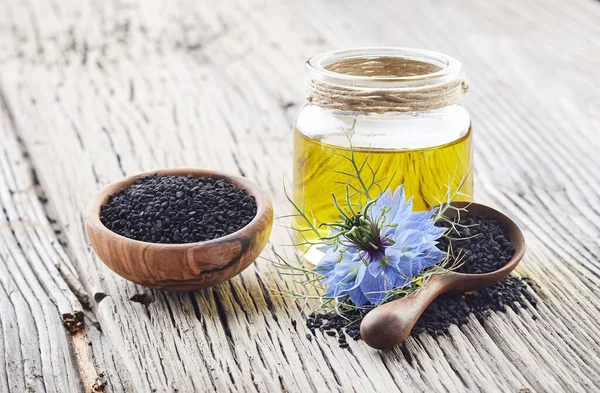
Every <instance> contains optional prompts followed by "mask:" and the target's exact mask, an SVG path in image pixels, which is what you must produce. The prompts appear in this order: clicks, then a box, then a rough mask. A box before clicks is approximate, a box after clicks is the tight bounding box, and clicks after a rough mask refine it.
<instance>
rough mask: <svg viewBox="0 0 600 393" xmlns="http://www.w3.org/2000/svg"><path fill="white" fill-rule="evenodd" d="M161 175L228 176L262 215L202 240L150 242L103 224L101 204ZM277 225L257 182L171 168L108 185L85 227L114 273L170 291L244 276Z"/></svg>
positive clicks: (92, 205) (93, 205)
mask: <svg viewBox="0 0 600 393" xmlns="http://www.w3.org/2000/svg"><path fill="white" fill-rule="evenodd" d="M153 174H159V175H180V176H181V175H188V174H192V175H194V176H199V177H211V178H216V179H223V180H226V181H228V182H230V183H232V184H233V185H235V186H236V187H238V188H241V189H243V190H246V192H248V194H250V195H252V196H253V197H254V198H255V199H256V216H255V217H254V219H253V220H252V221H251V222H250V223H249V224H248V225H246V226H245V227H243V228H241V229H240V230H238V231H236V232H234V233H231V234H229V235H226V236H223V237H220V238H217V239H213V240H208V241H204V242H199V243H184V244H163V243H148V242H142V241H138V240H133V239H129V238H126V237H124V236H121V235H119V234H117V233H115V232H113V231H111V230H110V229H108V228H107V227H105V226H104V224H102V222H101V221H100V208H101V207H102V205H104V204H106V203H107V202H108V198H109V196H110V195H113V194H116V193H118V192H119V191H121V190H122V189H123V188H126V187H128V186H130V185H131V184H133V182H135V181H136V180H137V179H139V178H141V177H144V176H150V175H153ZM272 226H273V206H272V204H271V200H270V198H269V196H268V195H267V194H266V193H265V191H263V190H262V189H261V188H260V187H259V186H258V185H256V184H255V183H253V182H251V181H249V180H247V179H244V178H241V177H237V176H232V175H228V174H225V173H220V172H215V171H211V170H206V169H189V168H181V169H165V170H159V171H152V172H145V173H140V174H137V175H133V176H130V177H126V178H124V179H121V180H119V181H117V182H114V183H111V184H109V185H107V186H106V187H104V188H102V189H101V190H100V191H99V192H98V194H97V195H96V197H95V198H94V199H93V200H92V201H91V202H90V204H89V206H88V209H87V214H86V219H85V227H86V231H87V235H88V238H89V240H90V243H91V244H92V248H93V249H94V251H96V254H98V256H99V257H100V259H101V260H102V261H103V262H104V263H105V264H106V266H108V267H109V268H110V269H111V270H112V271H114V272H115V273H117V274H118V275H120V276H121V277H124V278H126V279H127V280H130V281H133V282H135V283H137V284H141V285H145V286H147V287H151V288H157V289H165V290H175V291H183V290H195V289H201V288H206V287H210V286H213V285H217V284H219V283H221V282H223V281H225V280H228V279H230V278H231V277H233V276H235V275H236V274H239V273H240V272H241V271H242V270H244V269H245V268H246V267H248V265H250V264H251V263H252V262H254V260H255V259H256V258H257V257H258V255H259V254H260V253H261V251H262V250H263V249H264V247H265V245H266V244H267V240H268V238H269V235H270V233H271V228H272Z"/></svg>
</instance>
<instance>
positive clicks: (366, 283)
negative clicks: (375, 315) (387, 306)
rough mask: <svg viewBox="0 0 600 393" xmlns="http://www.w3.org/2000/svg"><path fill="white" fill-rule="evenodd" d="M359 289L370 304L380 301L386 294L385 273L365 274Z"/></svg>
mask: <svg viewBox="0 0 600 393" xmlns="http://www.w3.org/2000/svg"><path fill="white" fill-rule="evenodd" d="M360 289H361V291H362V292H363V294H364V295H365V297H366V298H367V299H368V300H369V302H370V303H371V304H375V305H377V304H379V303H381V301H382V300H383V299H385V296H386V288H385V275H378V276H377V277H374V276H372V275H371V274H369V273H367V274H365V277H364V278H363V280H362V283H361V284H360ZM388 289H391V288H388Z"/></svg>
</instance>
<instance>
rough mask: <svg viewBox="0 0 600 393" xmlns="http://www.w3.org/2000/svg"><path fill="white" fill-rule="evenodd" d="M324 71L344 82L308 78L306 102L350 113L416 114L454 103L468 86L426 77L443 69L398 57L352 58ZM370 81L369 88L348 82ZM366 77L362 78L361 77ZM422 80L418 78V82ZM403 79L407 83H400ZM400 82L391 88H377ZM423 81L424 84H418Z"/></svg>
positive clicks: (459, 79)
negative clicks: (339, 77) (338, 76)
mask: <svg viewBox="0 0 600 393" xmlns="http://www.w3.org/2000/svg"><path fill="white" fill-rule="evenodd" d="M323 69H324V71H326V72H330V73H334V74H333V75H335V74H337V75H341V76H343V77H344V79H345V81H346V83H343V84H342V83H340V84H337V83H331V82H329V81H323V80H318V79H316V78H309V79H308V80H307V83H306V92H307V101H308V102H309V103H311V104H313V105H317V106H320V107H324V108H328V109H333V110H340V111H353V112H372V113H385V112H418V111H428V110H434V109H439V108H443V107H446V106H450V105H454V104H457V103H458V102H459V101H460V99H461V97H462V96H463V94H465V93H466V92H467V91H468V89H469V85H468V83H467V80H466V78H465V77H464V76H463V75H462V74H457V75H456V76H455V77H453V78H450V79H448V78H445V80H444V78H433V77H432V78H429V80H428V76H429V75H435V74H436V73H439V72H440V71H442V70H443V68H442V67H439V66H438V65H435V64H432V63H428V62H423V61H419V60H414V59H408V58H402V57H356V58H346V59H341V60H338V61H336V62H333V63H331V64H327V65H325V66H323ZM353 77H357V82H360V81H365V80H372V81H373V82H374V83H371V85H370V86H364V85H361V84H360V83H352V82H353ZM365 77H366V78H365ZM421 77H422V79H421ZM403 80H407V81H408V82H407V83H402V81H403ZM379 81H381V82H382V86H383V85H385V84H386V82H389V81H392V82H396V81H400V82H399V83H397V84H395V85H394V87H388V86H385V87H378V84H379ZM419 81H425V83H418V82H419Z"/></svg>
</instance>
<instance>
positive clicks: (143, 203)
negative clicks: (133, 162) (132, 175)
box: [100, 175, 256, 243]
mask: <svg viewBox="0 0 600 393" xmlns="http://www.w3.org/2000/svg"><path fill="white" fill-rule="evenodd" d="M254 216H256V201H255V199H254V197H252V196H251V195H249V194H248V193H247V192H246V191H244V190H242V189H239V188H237V187H236V186H234V185H233V184H231V183H229V182H227V181H225V180H222V179H212V178H208V177H196V176H192V175H188V176H171V175H152V176H147V177H143V178H141V179H138V180H136V182H135V183H133V184H132V185H131V186H129V187H127V188H125V189H123V190H121V191H120V192H119V193H117V194H114V195H111V196H110V197H109V198H108V203H107V204H106V205H104V206H102V208H101V210H100V220H101V221H102V223H103V224H104V225H105V226H106V227H107V228H108V229H110V230H112V231H113V232H116V233H118V234H119V235H122V236H125V237H128V238H130V239H135V240H140V241H145V242H152V243H194V242H201V241H206V240H212V239H216V238H218V237H222V236H225V235H228V234H230V233H233V232H235V231H237V230H239V229H241V228H243V227H244V226H246V225H247V224H248V223H250V221H252V219H253V218H254Z"/></svg>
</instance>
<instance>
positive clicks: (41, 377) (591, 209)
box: [0, 0, 600, 392]
mask: <svg viewBox="0 0 600 393" xmlns="http://www.w3.org/2000/svg"><path fill="white" fill-rule="evenodd" d="M599 18H600V3H599V2H598V1H596V0H574V1H567V0H544V1H542V0H532V1H527V2H525V1H520V0H505V1H502V2H481V1H476V0H464V1H458V0H453V1H445V2H440V1H435V0H409V1H404V2H401V3H400V2H397V1H392V0H384V1H380V2H377V3H365V2H361V1H357V0H346V1H339V0H334V1H327V2H323V1H319V0H307V1H303V2H278V1H271V2H266V1H263V0H248V1H244V2H241V1H237V0H223V1H219V2H209V1H206V0H200V1H191V0H182V1H177V2H173V1H166V0H147V1H143V2H142V1H137V0H131V1H126V2H123V1H116V0H115V1H113V0H106V1H99V0H84V1H60V2H58V1H45V0H39V1H32V0H29V1H17V0H3V1H2V2H0V95H1V97H0V103H1V106H0V108H1V112H0V124H1V129H0V176H1V178H0V184H1V187H0V206H2V209H1V210H0V353H2V354H3V356H0V391H2V392H5V391H10V392H22V391H24V390H25V391H26V389H29V390H30V391H38V392H64V391H68V392H76V391H79V390H85V391H91V390H92V389H95V388H94V386H96V387H98V386H103V388H102V389H104V391H106V392H133V391H137V392H151V391H153V390H156V391H159V392H175V391H178V392H193V391H205V390H208V391H211V390H212V391H219V392H229V391H244V392H256V391H291V392H297V391H302V392H306V391H344V392H346V391H357V392H362V391H381V392H393V391H402V392H430V391H451V392H467V391H470V392H471V391H474V392H477V391H481V392H518V391H519V390H521V389H529V390H530V391H535V392H557V391H574V392H581V391H590V392H593V391H598V390H599V389H600V370H599V368H598V366H597V365H598V364H600V332H599V330H598V328H597V320H598V318H599V316H600V310H599V306H598V305H599V304H600V295H599V293H600V291H598V288H599V286H600V263H599V260H600V235H599V234H600V229H599V225H598V222H600V208H599V207H598V206H599V205H600V204H599V202H600V178H599V176H598V170H599V169H600V158H599V156H598V150H599V149H600V138H598V127H599V126H600V91H599V90H600V76H599V74H598V72H597V70H598V68H599V66H600V27H598V23H597V21H598V20H599ZM361 45H403V46H411V47H422V48H428V49H433V50H438V51H441V52H446V53H448V54H450V55H453V56H454V57H456V58H458V59H460V60H461V61H462V62H463V64H464V65H465V68H466V70H467V76H468V78H469V81H470V87H471V88H470V91H469V93H468V94H467V95H466V96H465V98H464V100H463V101H464V105H465V106H466V107H467V108H468V110H469V112H470V114H471V116H472V118H473V124H474V125H473V131H474V148H475V166H476V173H475V175H476V176H475V188H476V194H475V198H476V200H477V201H479V202H482V203H485V204H487V205H490V206H493V207H496V208H498V209H499V210H501V211H504V212H506V213H507V215H509V216H510V217H514V218H515V219H516V221H517V222H518V224H519V225H520V226H521V228H522V229H523V231H524V233H525V237H526V241H527V245H528V251H527V254H526V255H525V257H524V260H523V263H522V265H521V266H519V268H518V269H517V272H518V273H519V274H523V275H528V276H530V277H532V279H533V280H534V281H535V282H536V284H537V295H536V296H537V298H538V301H539V306H538V307H537V309H533V308H526V309H520V310H519V312H518V313H517V312H515V311H512V310H509V311H508V312H507V313H505V314H502V313H498V314H493V315H492V316H491V318H490V319H489V320H488V321H487V322H486V323H485V325H481V324H480V323H479V322H478V321H477V320H475V319H474V318H473V320H472V321H471V323H469V324H468V325H465V326H461V327H453V328H452V329H450V332H449V333H448V334H447V335H445V336H442V337H437V338H435V339H434V338H432V337H430V336H427V335H425V334H423V335H420V336H419V337H416V338H409V339H407V340H406V341H405V342H404V343H403V345H402V346H400V347H399V348H396V349H394V350H391V351H387V352H385V353H380V352H377V351H374V350H372V349H370V348H368V346H367V345H365V344H364V343H362V342H356V343H354V342H353V343H351V349H352V351H351V352H350V351H346V350H341V349H340V348H338V346H337V344H336V342H335V340H333V339H329V338H328V337H321V335H318V337H315V338H314V339H313V340H312V341H308V340H306V339H305V335H306V333H307V330H306V329H304V327H303V321H304V318H305V313H304V311H302V309H301V308H300V307H299V306H298V305H297V304H295V303H294V302H292V301H290V300H289V299H286V298H283V297H281V296H279V295H278V291H281V290H287V289H294V290H296V291H298V290H300V289H301V288H298V287H297V286H295V284H294V283H292V282H290V280H288V279H286V277H285V276H281V275H279V273H278V272H277V271H276V269H274V268H273V266H272V265H271V263H270V262H269V261H268V260H267V259H271V258H272V255H271V252H272V250H271V249H274V250H275V251H277V252H278V253H280V254H282V255H284V256H285V257H287V258H290V259H292V258H294V257H295V254H294V253H293V251H292V250H291V249H290V248H289V247H284V246H281V245H284V244H289V243H290V242H291V237H290V233H289V231H288V230H286V229H285V228H281V227H276V229H274V231H273V234H272V236H271V240H270V244H269V246H268V247H267V251H265V253H264V254H263V257H264V258H265V259H263V258H260V259H258V260H257V261H256V263H254V264H253V265H251V266H250V267H249V268H248V269H246V270H245V271H244V272H243V273H242V274H240V275H239V276H238V277H236V278H234V279H232V280H230V281H228V282H225V283H223V284H221V285H219V286H217V287H214V288H211V289H205V290H202V291H198V292H189V293H165V292H161V291H155V290H149V289H146V288H143V287H141V286H138V285H136V284H133V283H130V282H128V281H126V280H124V279H121V278H120V277H118V276H116V275H115V274H114V273H113V272H112V271H110V270H109V269H108V268H106V267H105V265H104V264H103V263H102V262H101V261H100V260H99V259H98V258H97V257H96V256H95V254H94V253H93V251H92V250H91V248H90V246H89V242H88V240H87V239H86V236H85V230H84V224H83V218H84V211H85V207H86V204H87V203H88V201H89V200H90V199H91V198H92V197H93V195H94V193H95V191H96V190H97V189H99V188H100V187H102V186H104V185H106V184H108V183H110V182H112V181H114V180H115V179H118V178H120V177H122V176H126V175H128V174H133V173H138V172H142V171H145V170H149V169H152V168H168V167H185V166H187V167H204V168H214V169H217V170H221V171H225V172H230V173H237V174H240V175H244V176H246V177H248V178H250V179H251V180H253V181H255V182H256V183H257V184H259V185H260V186H262V187H264V188H266V189H267V191H268V192H269V193H270V194H271V195H272V196H273V202H274V206H275V212H276V214H278V215H282V214H285V212H286V210H287V208H288V206H287V204H286V201H285V195H284V194H283V190H282V182H283V181H284V180H283V179H285V181H287V180H289V179H290V173H291V171H290V169H291V157H292V155H291V132H290V124H291V121H292V118H293V116H294V113H295V112H296V111H297V109H298V107H299V105H301V104H302V102H303V71H304V70H303V62H304V61H305V60H306V59H307V58H308V57H309V56H311V55H313V54H315V53H318V52H321V51H324V50H329V49H334V48H341V47H352V46H361ZM282 224H283V223H282ZM79 313H82V314H83V315H84V325H83V330H80V331H79V332H81V334H75V335H71V334H70V333H69V332H68V330H67V329H65V327H64V326H63V315H66V316H67V317H65V318H66V320H70V318H71V317H69V316H73V317H74V316H75V315H81V314H79ZM534 317H535V318H537V319H536V320H534V319H533V318H534ZM292 320H295V321H297V324H296V325H295V326H294V325H293V324H292ZM74 340H84V341H81V342H80V341H74ZM82 342H83V343H86V344H87V343H88V342H90V343H91V344H92V345H91V346H89V345H88V349H89V351H88V352H87V353H86V352H85V351H82V350H81V348H82V346H81V345H80V344H81V343H82ZM522 391H525V390H522Z"/></svg>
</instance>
